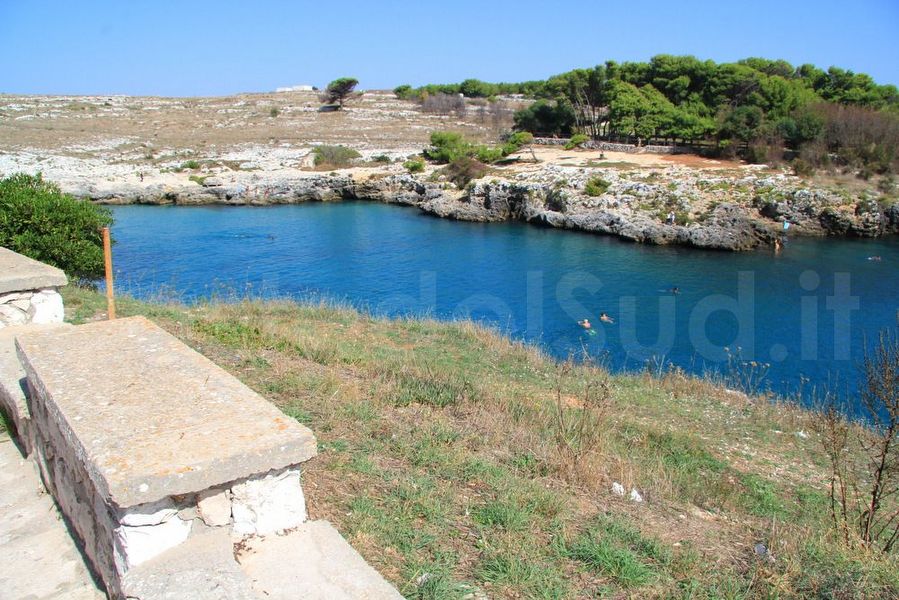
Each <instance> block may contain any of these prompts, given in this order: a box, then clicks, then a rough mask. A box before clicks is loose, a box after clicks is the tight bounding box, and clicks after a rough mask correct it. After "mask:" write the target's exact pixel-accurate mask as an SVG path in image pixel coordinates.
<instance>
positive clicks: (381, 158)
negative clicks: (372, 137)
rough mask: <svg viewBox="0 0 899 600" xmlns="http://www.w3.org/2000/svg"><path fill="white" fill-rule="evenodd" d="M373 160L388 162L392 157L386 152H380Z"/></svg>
mask: <svg viewBox="0 0 899 600" xmlns="http://www.w3.org/2000/svg"><path fill="white" fill-rule="evenodd" d="M371 159H372V161H373V162H376V163H382V164H387V163H389V162H390V157H389V156H387V155H386V154H378V155H377V156H372V157H371Z"/></svg>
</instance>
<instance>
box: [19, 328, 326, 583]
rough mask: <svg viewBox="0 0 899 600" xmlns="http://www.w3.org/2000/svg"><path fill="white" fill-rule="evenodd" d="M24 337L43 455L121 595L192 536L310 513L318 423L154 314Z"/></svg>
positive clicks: (290, 523)
mask: <svg viewBox="0 0 899 600" xmlns="http://www.w3.org/2000/svg"><path fill="white" fill-rule="evenodd" d="M16 345H17V352H18V356H19V359H20V360H21V363H22V365H23V367H24V371H25V373H26V375H27V379H28V386H29V392H30V394H29V398H28V408H29V410H30V412H31V420H32V424H31V429H32V435H33V438H34V446H35V452H34V454H35V457H36V460H37V462H38V464H39V466H40V468H41V471H42V475H43V477H44V480H45V482H46V484H47V487H48V489H49V490H50V492H51V493H52V494H53V496H54V497H55V498H56V500H57V502H58V504H59V506H60V508H61V509H62V511H63V513H64V514H65V515H66V517H67V519H68V520H69V522H70V524H71V526H72V528H73V529H74V530H75V532H77V534H78V536H79V537H80V538H81V540H82V542H83V544H84V549H85V553H86V555H87V557H88V558H89V559H90V561H91V562H92V563H93V566H94V567H95V569H96V570H97V572H98V573H99V575H100V577H101V578H102V580H103V582H104V583H105V585H106V586H107V590H108V592H109V593H110V595H111V596H112V597H114V598H121V597H125V592H124V590H123V581H124V579H125V576H126V574H127V573H128V572H129V571H131V570H132V569H135V568H136V567H138V566H140V565H142V564H144V563H148V562H149V561H152V560H153V559H154V558H156V557H159V556H160V555H162V554H164V553H165V552H166V551H169V550H172V549H174V548H176V547H177V546H179V545H181V544H184V543H188V542H189V540H190V539H191V537H192V534H196V533H198V532H200V531H205V530H207V529H208V528H210V527H211V528H224V530H226V531H227V532H228V533H229V534H230V535H231V536H234V537H239V536H249V535H265V534H268V533H274V532H280V531H284V530H287V529H290V528H294V527H297V526H299V525H300V524H302V523H303V522H304V521H305V520H306V509H305V502H304V498H303V494H302V489H301V487H300V468H299V465H300V464H301V463H303V462H304V461H306V460H308V459H309V458H311V457H312V456H314V455H315V453H316V442H315V438H314V436H313V435H312V432H311V431H309V429H307V428H306V427H304V426H302V425H300V424H299V423H298V422H296V421H295V420H293V419H290V418H289V417H286V416H285V415H284V414H282V413H281V412H280V411H279V410H278V409H277V408H276V407H274V406H273V405H272V404H270V403H269V402H268V401H266V400H265V399H263V398H262V397H261V396H259V395H258V394H256V393H255V392H253V391H252V390H250V389H249V388H247V387H246V386H245V385H243V384H242V383H240V382H239V381H238V380H237V379H236V378H234V377H233V376H231V375H230V374H228V373H227V372H225V371H224V370H223V369H221V368H220V367H218V366H216V365H215V364H214V363H212V362H211V361H209V360H208V359H206V358H205V357H203V356H202V355H200V354H198V353H197V352H194V351H193V350H191V349H190V348H188V347H187V346H185V345H184V344H182V343H181V342H180V341H178V340H177V339H176V338H174V337H173V336H171V335H170V334H168V333H166V332H165V331H163V330H162V329H160V328H159V327H158V326H156V325H154V324H153V323H151V322H150V321H148V320H146V319H144V318H142V317H133V318H128V319H119V320H115V321H105V322H97V323H90V324H87V325H82V326H79V327H70V328H63V329H57V330H53V331H34V332H31V331H29V332H27V333H25V332H23V333H22V334H20V335H19V336H18V337H17V338H16ZM142 579H146V577H143V578H142ZM151 579H152V578H151ZM172 597H181V596H178V595H177V594H176V595H175V596H172ZM184 597H186V596H184Z"/></svg>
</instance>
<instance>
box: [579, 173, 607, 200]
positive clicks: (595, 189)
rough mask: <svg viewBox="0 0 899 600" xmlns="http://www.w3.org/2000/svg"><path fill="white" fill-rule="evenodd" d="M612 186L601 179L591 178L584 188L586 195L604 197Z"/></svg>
mask: <svg viewBox="0 0 899 600" xmlns="http://www.w3.org/2000/svg"><path fill="white" fill-rule="evenodd" d="M611 185H612V184H611V183H610V182H608V181H606V180H605V179H602V178H601V177H591V178H590V179H589V180H587V185H585V186H584V193H585V194H587V195H588V196H602V195H603V194H605V193H606V192H607V191H608V190H609V187H610V186H611Z"/></svg>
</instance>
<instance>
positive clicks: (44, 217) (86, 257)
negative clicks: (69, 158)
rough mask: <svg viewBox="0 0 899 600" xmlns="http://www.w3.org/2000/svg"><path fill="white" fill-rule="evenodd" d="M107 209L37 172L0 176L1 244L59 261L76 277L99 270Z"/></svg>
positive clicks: (94, 276) (93, 276)
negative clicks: (62, 187)
mask: <svg viewBox="0 0 899 600" xmlns="http://www.w3.org/2000/svg"><path fill="white" fill-rule="evenodd" d="M111 224H112V214H111V213H110V212H109V210H108V209H106V208H104V207H101V206H97V205H96V204H92V203H91V202H89V201H87V200H78V199H75V198H73V197H72V196H69V195H68V194H63V193H62V192H61V191H60V190H59V188H58V187H57V186H56V185H54V184H52V183H49V182H46V181H44V180H43V178H42V177H41V176H40V175H36V176H32V175H26V174H21V173H20V174H17V175H12V176H10V177H7V178H5V179H2V180H0V246H4V247H6V248H9V249H10V250H13V251H15V252H18V253H20V254H24V255H25V256H30V257H31V258H33V259H35V260H39V261H41V262H44V263H47V264H49V265H53V266H55V267H59V268H60V269H62V270H63V271H65V272H66V274H67V275H68V276H69V277H71V278H73V279H76V280H93V279H98V278H100V277H101V276H102V275H103V237H102V234H101V232H100V229H101V228H102V227H107V226H109V225H111Z"/></svg>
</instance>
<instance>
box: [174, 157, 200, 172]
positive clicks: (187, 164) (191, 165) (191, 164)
mask: <svg viewBox="0 0 899 600" xmlns="http://www.w3.org/2000/svg"><path fill="white" fill-rule="evenodd" d="M178 168H179V169H181V170H182V171H183V170H184V169H191V170H196V169H199V168H200V163H199V161H196V160H193V159H191V160H186V161H184V162H183V163H181V166H180V167H178Z"/></svg>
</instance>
